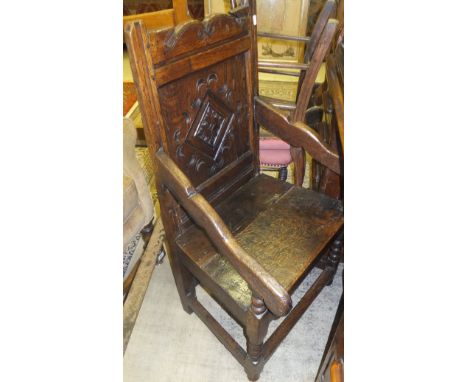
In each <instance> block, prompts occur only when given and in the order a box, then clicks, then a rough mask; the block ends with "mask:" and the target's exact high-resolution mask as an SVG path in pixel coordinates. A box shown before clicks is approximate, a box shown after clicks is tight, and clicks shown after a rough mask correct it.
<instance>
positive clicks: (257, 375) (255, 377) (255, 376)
mask: <svg viewBox="0 0 468 382" xmlns="http://www.w3.org/2000/svg"><path fill="white" fill-rule="evenodd" d="M246 372H247V371H246ZM247 378H248V379H249V381H252V382H253V381H258V379H259V378H260V373H259V372H254V373H251V374H249V372H247Z"/></svg>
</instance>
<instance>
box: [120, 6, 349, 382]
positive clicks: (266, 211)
mask: <svg viewBox="0 0 468 382" xmlns="http://www.w3.org/2000/svg"><path fill="white" fill-rule="evenodd" d="M254 13H255V9H253V5H250V6H240V7H237V8H236V9H235V10H233V11H232V12H231V14H230V15H226V14H224V15H216V16H213V17H211V18H209V19H208V20H204V22H199V21H189V22H186V23H184V24H182V25H179V26H178V27H177V28H168V29H163V30H147V29H146V28H145V26H144V24H143V23H142V22H138V21H137V22H132V23H129V24H127V26H126V30H125V38H126V42H127V46H128V49H129V55H130V63H131V66H132V71H133V75H134V77H135V79H136V81H135V83H136V84H137V93H138V101H139V104H140V108H141V113H142V117H143V123H144V129H145V136H146V139H147V144H148V148H149V150H150V153H151V157H152V158H153V160H154V168H155V172H156V180H157V190H158V196H159V201H160V207H161V217H162V221H163V224H164V229H165V232H166V239H167V244H168V246H167V247H168V248H167V249H168V255H169V260H170V263H171V269H172V272H173V275H174V280H175V283H176V287H177V289H178V292H179V296H180V300H181V303H182V307H183V309H184V310H185V311H186V312H187V313H192V312H195V313H196V314H197V316H198V317H199V318H200V319H201V320H202V321H203V322H204V323H205V324H206V325H207V326H208V327H209V329H210V330H211V331H212V332H213V334H214V335H215V336H216V337H217V338H218V339H219V340H220V341H221V342H222V343H223V345H224V346H225V347H226V349H227V350H229V351H230V352H231V354H232V355H233V356H234V357H235V359H236V360H237V361H238V362H239V363H240V364H241V365H242V366H243V367H244V368H245V370H246V373H247V376H248V377H249V379H250V380H256V379H258V378H259V376H260V372H261V370H262V369H263V366H264V364H265V363H266V362H267V361H268V359H269V358H270V357H271V355H272V354H273V352H274V351H275V350H276V348H277V347H278V346H279V344H280V343H281V341H282V340H283V339H284V338H285V336H286V335H287V333H288V332H289V331H290V330H291V329H292V327H293V326H294V325H295V323H296V322H297V321H298V320H299V318H300V317H301V315H302V314H303V313H304V311H305V310H306V309H307V307H308V306H309V305H310V304H311V302H312V301H313V300H314V299H315V297H316V296H317V295H318V294H319V293H320V291H321V290H322V288H324V286H325V285H326V284H329V283H331V281H332V279H333V276H334V274H335V272H336V267H337V264H338V258H337V254H338V253H339V251H340V248H341V243H342V227H343V207H342V204H341V202H340V201H338V200H334V199H331V198H328V197H327V196H325V195H321V194H318V193H316V192H314V191H312V190H307V189H304V188H301V187H295V186H293V185H291V184H288V183H284V182H282V181H280V180H277V179H274V178H272V177H268V176H265V175H261V174H260V168H259V162H258V155H259V151H258V125H262V126H265V127H266V128H268V129H270V131H271V132H272V133H273V134H275V135H277V136H278V137H279V138H281V139H283V140H285V141H287V142H288V143H289V144H290V145H292V146H295V147H302V148H304V149H305V150H306V151H307V152H309V153H310V154H311V155H312V156H314V158H316V159H317V160H319V161H321V162H322V163H323V164H324V165H326V166H328V167H330V168H331V169H332V170H333V171H336V172H340V171H341V170H340V163H339V162H340V161H339V156H338V155H337V153H336V152H335V151H333V150H332V149H331V148H330V147H329V146H328V145H327V144H325V143H324V142H323V141H322V140H321V139H320V137H318V135H317V134H316V133H315V132H314V131H313V130H312V129H311V128H309V127H308V126H307V125H305V124H304V123H303V122H301V121H300V118H290V119H288V117H287V116H285V115H284V114H282V112H281V111H279V110H277V109H275V108H274V106H272V105H271V104H269V103H268V102H266V101H265V100H262V99H261V98H260V97H258V79H257V72H256V68H257V62H256V61H257V54H256V42H255V38H256V31H255V25H254V24H253V22H252V21H253V20H252V15H253V14H254ZM336 25H337V23H336V22H335V21H329V22H328V23H327V25H326V27H325V28H324V31H323V33H322V36H321V37H320V39H319V43H318V47H317V51H318V52H321V55H322V56H317V60H319V61H320V62H322V61H323V58H324V56H325V54H326V51H327V47H328V45H329V44H330V41H331V40H332V38H333V35H334V33H335V30H336ZM150 41H151V44H150V43H149V42H150ZM310 68H315V69H316V70H318V69H317V66H316V65H315V66H314V65H311V66H310ZM310 68H309V69H310ZM315 69H314V70H315ZM310 70H312V69H310ZM312 74H313V73H312ZM311 77H313V76H311ZM307 78H308V77H307V76H306V79H307ZM309 87H310V88H311V86H310V84H309V83H307V80H305V81H304V86H303V88H304V89H308V88H309ZM305 109H306V107H305V106H304V105H302V104H298V105H297V107H296V109H295V112H294V114H293V115H294V116H296V117H301V113H303V112H304V111H305ZM329 248H331V250H330V251H329V252H328V253H329V255H328V258H327V259H328V265H327V267H326V268H325V269H324V270H323V271H322V272H321V274H320V276H319V277H318V279H317V280H316V281H315V282H314V284H313V285H312V286H311V288H310V289H309V290H308V291H307V292H306V294H305V296H304V297H303V298H302V300H301V301H300V302H299V303H298V304H297V305H296V306H295V307H294V309H292V310H291V305H292V302H291V298H290V295H291V293H292V292H293V291H294V290H295V289H296V288H297V286H298V285H299V284H300V282H301V280H303V278H304V277H305V276H306V275H307V274H308V273H309V271H310V270H311V269H312V268H314V266H315V264H316V260H317V258H318V256H319V255H320V254H321V253H322V252H323V251H327V250H328V249H329ZM198 285H199V286H201V287H203V288H204V289H206V290H207V291H208V293H209V294H210V295H211V296H212V297H213V298H214V299H215V300H216V301H217V302H218V303H219V304H220V306H221V307H223V308H224V309H225V310H226V311H227V312H228V313H229V314H230V315H231V316H232V317H233V318H234V319H235V320H236V321H237V322H238V323H239V324H240V325H241V326H242V327H243V329H244V333H245V336H246V348H245V349H244V348H243V347H242V346H241V345H239V344H238V343H237V342H236V341H235V340H234V339H233V338H232V337H231V336H230V335H229V333H228V332H227V331H226V330H225V329H224V328H223V327H222V326H221V325H220V324H219V323H218V322H217V321H216V320H215V319H214V317H213V316H212V315H211V314H210V313H209V312H208V311H207V310H206V309H205V308H204V307H203V306H202V305H201V304H200V302H199V301H198V300H197V296H196V287H197V286H198ZM282 316H286V318H285V320H284V321H283V322H282V323H281V325H280V326H279V327H278V328H277V330H276V331H275V332H274V333H273V334H272V335H271V336H270V338H269V339H268V340H267V341H266V342H264V339H265V336H266V333H267V329H268V324H269V323H270V322H271V321H272V320H274V319H277V318H279V317H282ZM175 361H176V360H175Z"/></svg>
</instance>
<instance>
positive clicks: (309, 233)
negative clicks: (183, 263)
mask: <svg viewBox="0 0 468 382" xmlns="http://www.w3.org/2000/svg"><path fill="white" fill-rule="evenodd" d="M217 210H218V213H220V215H221V217H223V218H224V219H226V220H225V222H226V224H227V225H228V226H229V227H230V228H231V229H232V232H233V233H234V235H235V236H236V239H237V240H238V242H239V244H240V245H241V246H242V247H243V248H244V249H245V250H246V251H247V252H248V253H249V254H250V255H251V256H252V257H254V258H255V259H256V260H257V261H258V262H259V263H260V265H262V266H263V267H264V268H265V269H266V270H267V271H268V272H269V273H270V274H271V275H272V276H273V277H275V278H276V279H277V280H278V282H279V283H280V284H281V285H282V286H283V287H284V288H285V289H286V290H288V292H291V291H292V290H293V289H294V288H295V286H296V285H297V283H298V282H300V280H301V277H302V276H303V275H304V273H305V272H307V270H308V268H310V266H311V265H312V263H313V262H314V260H315V259H316V258H317V257H318V255H319V254H320V253H321V252H322V250H323V249H324V248H325V246H326V245H327V244H328V243H329V242H330V240H331V239H332V238H333V236H334V235H335V233H336V232H337V231H338V230H339V229H340V228H341V226H342V225H343V206H342V204H341V202H339V201H337V200H335V199H331V198H328V197H327V196H325V195H322V194H318V193H316V192H314V191H311V190H306V189H303V188H299V187H295V186H292V185H290V184H288V183H284V182H281V181H279V180H276V179H274V178H271V177H267V176H265V175H260V176H258V177H256V178H254V179H253V180H252V181H251V182H249V183H247V184H246V185H245V186H243V187H242V188H241V189H239V190H238V191H237V192H236V193H235V194H233V195H232V196H231V197H230V198H229V199H228V200H226V201H225V202H224V203H221V205H220V206H219V207H218V208H217ZM177 243H178V245H179V246H180V247H181V249H182V250H183V252H184V253H185V254H186V255H187V256H188V257H189V258H190V259H191V261H193V262H195V263H196V264H197V266H199V267H200V268H202V269H203V270H204V272H206V274H207V275H208V276H209V277H210V278H211V279H212V280H213V281H214V282H215V283H217V284H219V285H220V286H221V287H222V288H223V289H224V290H225V291H226V292H227V294H228V295H229V296H230V297H231V298H232V299H233V300H234V301H236V303H237V304H239V305H240V306H241V308H242V309H243V310H247V309H248V307H249V305H250V300H251V292H250V289H249V287H248V285H247V283H246V282H245V280H244V279H242V277H241V276H240V275H239V274H238V273H237V271H236V270H235V269H234V268H233V267H232V265H231V264H230V263H229V261H227V260H226V259H225V258H224V257H223V256H222V255H220V254H218V253H217V251H216V249H215V248H214V247H213V246H212V244H211V242H210V241H209V239H208V238H207V237H206V235H205V234H204V232H203V231H202V230H201V229H199V228H198V227H195V226H194V227H192V228H191V229H190V230H189V231H187V232H186V233H185V234H184V235H182V236H181V237H180V238H179V239H178V240H177ZM292 244H294V245H292Z"/></svg>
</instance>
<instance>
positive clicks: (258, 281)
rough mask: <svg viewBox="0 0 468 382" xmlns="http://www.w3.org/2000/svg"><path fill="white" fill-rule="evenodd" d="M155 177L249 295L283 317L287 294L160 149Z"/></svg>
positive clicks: (287, 301)
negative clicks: (234, 273)
mask: <svg viewBox="0 0 468 382" xmlns="http://www.w3.org/2000/svg"><path fill="white" fill-rule="evenodd" d="M156 173H157V177H158V178H157V179H158V181H159V182H161V183H162V184H163V185H164V187H166V188H167V189H168V190H169V191H170V192H171V193H172V195H173V196H174V197H175V198H176V199H177V201H178V202H179V203H180V204H181V205H182V206H183V207H184V209H185V210H186V211H187V212H188V214H189V215H190V217H191V218H192V219H193V220H194V221H195V222H196V223H197V224H198V225H199V226H200V227H202V228H203V229H204V230H205V232H206V234H207V235H208V237H209V238H210V240H211V241H212V243H213V244H214V245H215V247H216V248H217V249H218V251H219V252H220V253H221V254H222V255H223V256H225V257H226V258H227V259H228V261H229V262H230V263H231V264H232V266H233V267H234V268H235V269H236V270H237V272H239V274H240V275H241V276H242V277H243V278H244V279H245V281H246V282H247V283H248V284H249V286H250V288H251V289H252V292H254V293H255V294H256V295H258V296H260V297H261V298H262V299H263V300H264V302H265V305H266V307H267V308H268V309H269V310H270V311H271V312H272V313H273V314H275V315H276V316H284V315H286V314H287V313H288V312H289V310H290V309H291V306H292V302H291V297H290V296H289V294H288V292H287V291H286V290H285V289H284V288H283V287H282V286H281V285H280V284H279V283H278V281H277V280H276V279H275V278H273V276H271V275H270V274H269V273H268V272H267V271H266V270H265V269H264V268H263V267H262V266H261V265H260V264H258V263H257V261H256V260H255V259H254V258H252V257H251V256H250V255H249V254H248V253H247V252H245V251H244V249H242V247H241V246H240V245H239V244H238V243H237V241H236V239H235V238H234V236H233V235H232V233H231V232H230V231H229V229H228V228H227V226H226V225H225V224H224V222H223V220H222V219H221V217H220V216H219V215H218V213H217V212H216V211H215V209H214V208H213V207H212V206H211V205H210V204H209V203H208V201H207V200H206V199H205V198H204V197H203V195H201V194H200V193H198V192H197V191H196V190H195V188H194V187H193V186H192V184H191V182H190V180H189V179H188V178H187V177H186V176H185V174H184V173H183V172H182V171H181V170H180V168H179V167H178V166H177V165H176V164H175V163H174V161H173V160H172V159H171V158H169V156H168V155H167V154H166V153H165V152H164V151H163V150H162V149H160V150H159V151H158V152H157V153H156Z"/></svg>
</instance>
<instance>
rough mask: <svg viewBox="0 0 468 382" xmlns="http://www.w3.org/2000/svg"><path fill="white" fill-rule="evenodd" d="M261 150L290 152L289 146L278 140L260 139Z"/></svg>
mask: <svg viewBox="0 0 468 382" xmlns="http://www.w3.org/2000/svg"><path fill="white" fill-rule="evenodd" d="M260 150H289V145H288V144H287V143H286V142H285V141H282V140H281V139H278V138H263V139H262V138H260Z"/></svg>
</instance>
